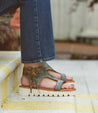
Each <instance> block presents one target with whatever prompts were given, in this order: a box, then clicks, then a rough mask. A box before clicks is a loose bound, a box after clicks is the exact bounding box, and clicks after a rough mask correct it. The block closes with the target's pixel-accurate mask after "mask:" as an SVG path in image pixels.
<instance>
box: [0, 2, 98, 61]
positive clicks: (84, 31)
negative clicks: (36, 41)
mask: <svg viewBox="0 0 98 113" xmlns="http://www.w3.org/2000/svg"><path fill="white" fill-rule="evenodd" d="M51 12H52V23H53V32H54V40H55V50H56V53H55V55H56V59H81V60H82V59H83V60H87V59H91V60H93V59H98V0H51ZM20 46H21V45H20V9H19V8H18V9H17V10H15V11H12V12H10V13H8V14H5V15H3V16H1V17H0V51H18V50H20Z"/></svg>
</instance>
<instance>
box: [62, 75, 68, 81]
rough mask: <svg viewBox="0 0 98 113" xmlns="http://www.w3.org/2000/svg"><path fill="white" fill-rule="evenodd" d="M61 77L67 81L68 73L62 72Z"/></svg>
mask: <svg viewBox="0 0 98 113" xmlns="http://www.w3.org/2000/svg"><path fill="white" fill-rule="evenodd" d="M61 79H62V80H63V81H67V79H66V75H65V74H64V73H61Z"/></svg>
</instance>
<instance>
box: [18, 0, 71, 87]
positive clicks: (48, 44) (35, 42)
mask: <svg viewBox="0 0 98 113" xmlns="http://www.w3.org/2000/svg"><path fill="white" fill-rule="evenodd" d="M23 3H24V4H23V5H22V6H21V13H20V14H21V16H20V22H21V53H22V57H21V58H22V59H21V61H22V63H24V64H25V68H28V67H39V66H40V65H41V62H42V61H48V60H51V59H54V58H55V47H54V39H53V29H52V18H51V8H50V0H26V1H24V2H23ZM51 74H52V72H51ZM53 74H54V73H53ZM21 82H22V84H23V85H29V82H28V80H27V79H26V78H25V76H23V77H22V80H21ZM55 85H56V81H53V80H51V79H49V78H45V79H43V80H42V81H41V84H40V87H46V88H54V87H55ZM63 87H66V88H67V87H70V88H73V86H71V85H69V84H68V83H65V84H63V86H62V88H63Z"/></svg>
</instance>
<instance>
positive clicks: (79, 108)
mask: <svg viewBox="0 0 98 113" xmlns="http://www.w3.org/2000/svg"><path fill="white" fill-rule="evenodd" d="M76 107H77V111H93V108H92V105H76Z"/></svg>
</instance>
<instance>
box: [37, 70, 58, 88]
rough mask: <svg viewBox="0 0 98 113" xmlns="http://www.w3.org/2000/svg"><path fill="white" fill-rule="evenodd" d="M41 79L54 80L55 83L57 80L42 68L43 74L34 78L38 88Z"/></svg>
mask: <svg viewBox="0 0 98 113" xmlns="http://www.w3.org/2000/svg"><path fill="white" fill-rule="evenodd" d="M43 78H50V79H52V80H55V81H58V80H59V79H58V78H56V77H54V76H52V75H50V74H49V73H48V72H47V71H46V69H45V68H43V72H42V73H41V75H40V76H38V77H36V82H37V85H38V87H39V84H40V81H41V80H42V79H43Z"/></svg>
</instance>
